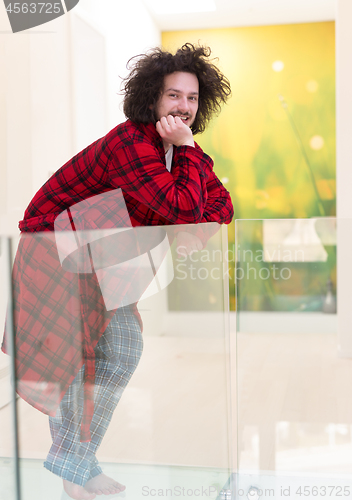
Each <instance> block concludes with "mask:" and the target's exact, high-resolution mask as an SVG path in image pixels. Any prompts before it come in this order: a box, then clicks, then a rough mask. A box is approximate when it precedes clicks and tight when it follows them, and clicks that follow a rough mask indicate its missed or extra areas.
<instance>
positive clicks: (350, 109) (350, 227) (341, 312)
mask: <svg viewBox="0 0 352 500" xmlns="http://www.w3.org/2000/svg"><path fill="white" fill-rule="evenodd" d="M336 7H337V9H336V214H337V217H338V219H339V220H338V224H337V312H338V342H339V354H340V356H342V357H349V358H352V314H351V310H352V285H351V283H352V266H351V249H352V196H351V188H352V140H351V137H352V98H351V88H352V67H351V47H352V30H351V22H352V2H351V0H337V2H336Z"/></svg>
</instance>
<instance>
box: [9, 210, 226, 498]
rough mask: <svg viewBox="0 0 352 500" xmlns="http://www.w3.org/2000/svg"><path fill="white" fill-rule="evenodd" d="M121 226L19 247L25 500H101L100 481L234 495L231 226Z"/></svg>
mask: <svg viewBox="0 0 352 500" xmlns="http://www.w3.org/2000/svg"><path fill="white" fill-rule="evenodd" d="M72 218H73V221H74V222H75V215H74V214H73V216H72ZM64 222H65V221H64ZM123 226H124V227H122V228H110V229H108V230H94V231H67V227H61V228H60V230H59V229H58V228H56V229H57V230H56V231H54V232H45V233H34V234H33V233H32V234H29V233H27V234H24V235H22V236H21V240H20V243H19V249H18V252H17V256H16V260H15V264H14V279H13V281H14V303H15V330H16V363H17V364H16V366H17V387H18V392H19V394H20V396H21V397H20V399H19V400H18V407H19V443H20V472H21V474H20V478H21V488H22V489H21V491H22V494H23V498H28V499H30V498H34V497H35V498H43V499H44V498H45V499H46V498H48V497H50V498H51V499H56V498H57V499H59V498H61V495H63V497H62V498H67V494H68V495H69V496H71V497H72V496H73V495H74V494H76V493H77V492H76V493H74V492H73V489H72V484H74V485H78V486H79V488H81V487H85V488H86V489H89V490H90V492H92V491H93V492H95V491H96V489H97V488H98V486H97V478H99V476H100V474H101V471H103V472H104V474H106V475H107V476H109V477H110V478H113V480H114V481H115V480H116V481H118V482H119V483H120V484H121V485H123V487H124V486H125V487H126V489H125V490H124V491H123V492H122V491H120V490H119V488H120V489H121V490H122V488H123V487H117V488H118V489H117V490H114V491H115V493H114V494H117V493H119V496H121V495H122V496H124V497H125V498H131V499H133V500H137V499H139V498H145V497H146V496H155V495H159V497H160V496H162V495H164V496H165V497H166V498H167V496H170V495H174V496H180V495H181V496H182V495H187V497H189V498H196V497H199V496H200V495H204V494H206V495H207V496H208V497H209V498H213V499H215V498H217V497H219V495H220V496H221V495H223V492H222V493H221V490H222V488H223V486H224V485H225V484H226V482H227V480H228V477H229V475H230V470H231V467H232V462H231V460H232V459H231V456H232V452H233V449H232V447H231V444H230V442H231V441H230V436H231V411H230V383H229V327H228V324H229V318H228V282H227V274H226V272H225V269H226V263H225V253H226V252H225V251H226V249H227V238H226V234H227V233H226V228H225V227H222V226H219V225H218V224H216V223H211V224H198V225H186V226H170V227H146V228H144V227H141V228H132V227H129V226H128V224H125V225H123ZM141 324H143V333H141V331H140V327H141ZM142 352H143V353H142ZM48 415H50V427H49V421H48V420H49V419H48ZM43 462H44V467H43ZM100 467H101V468H100ZM62 478H64V479H65V481H67V483H65V484H66V493H62V491H63V482H62ZM100 479H101V478H100ZM104 487H106V485H105V486H104ZM81 493H82V490H80V493H79V494H81ZM48 495H50V496H48ZM68 498H69V497H68ZM112 498H113V497H112ZM117 498H118V496H117Z"/></svg>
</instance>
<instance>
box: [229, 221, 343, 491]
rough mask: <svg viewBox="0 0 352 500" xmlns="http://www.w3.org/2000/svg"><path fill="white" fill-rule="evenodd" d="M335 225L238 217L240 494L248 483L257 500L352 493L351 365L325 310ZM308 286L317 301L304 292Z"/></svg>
mask: <svg viewBox="0 0 352 500" xmlns="http://www.w3.org/2000/svg"><path fill="white" fill-rule="evenodd" d="M336 225H337V224H336V221H335V220H334V219H323V218H319V219H316V220H270V221H266V220H264V221H260V220H253V221H251V220H246V221H244V220H243V221H236V237H237V240H236V247H237V253H236V276H237V282H236V290H237V333H236V338H237V389H238V392H237V415H238V476H237V488H239V489H240V490H241V491H240V493H243V495H242V496H243V498H245V497H246V496H245V495H248V494H249V491H250V488H251V487H253V488H258V489H259V490H260V491H261V492H262V493H261V495H259V497H260V498H261V497H262V496H263V495H264V493H263V492H265V491H266V496H271V497H272V498H273V497H274V498H284V497H289V498H302V497H303V496H305V497H307V498H314V497H315V498H316V497H318V498H322V497H323V496H324V491H325V495H326V496H329V495H330V497H333V498H337V497H338V496H340V495H342V496H348V495H350V494H352V489H351V488H350V484H351V472H352V471H351V457H352V437H351V436H352V435H351V429H352V404H351V401H352V389H351V384H349V382H348V381H349V380H350V377H351V376H352V362H351V359H350V358H341V357H339V355H338V345H337V342H338V340H337V336H336V314H334V312H336V309H335V310H333V309H332V308H331V307H330V308H328V309H327V308H326V302H327V300H326V297H327V291H329V294H330V303H335V304H336V297H335V293H336V292H335V290H336ZM338 227H339V226H338ZM343 227H344V230H345V229H347V227H345V225H344V226H343ZM340 230H341V225H340ZM328 281H329V282H330V285H329V290H328V287H327V286H326V284H327V282H328ZM313 287H314V288H320V295H318V296H315V297H314V296H312V295H310V289H312V288H313ZM264 304H265V305H266V307H263V305H264ZM271 304H276V305H277V304H280V307H281V309H280V311H279V312H277V311H275V309H276V308H272V309H270V305H271ZM329 485H330V486H331V490H327V488H328V486H329ZM304 488H306V489H304ZM324 488H325V490H324ZM348 488H350V490H351V491H350V492H349V490H348ZM253 491H254V490H252V493H253ZM252 493H251V494H252ZM253 494H254V493H253ZM238 496H239V498H240V497H241V494H239V495H238Z"/></svg>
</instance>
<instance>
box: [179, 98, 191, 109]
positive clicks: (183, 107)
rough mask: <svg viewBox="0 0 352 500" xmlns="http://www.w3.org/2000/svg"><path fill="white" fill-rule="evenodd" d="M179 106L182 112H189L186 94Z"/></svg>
mask: <svg viewBox="0 0 352 500" xmlns="http://www.w3.org/2000/svg"><path fill="white" fill-rule="evenodd" d="M178 107H179V109H180V111H181V112H182V113H186V112H189V102H188V99H187V97H186V96H185V97H182V98H181V99H180V101H179V103H178Z"/></svg>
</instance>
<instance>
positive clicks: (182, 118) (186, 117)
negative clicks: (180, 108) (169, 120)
mask: <svg viewBox="0 0 352 500" xmlns="http://www.w3.org/2000/svg"><path fill="white" fill-rule="evenodd" d="M172 116H178V117H179V118H181V120H182V121H183V122H186V121H187V120H189V119H190V118H191V117H190V116H189V115H178V114H173V115H172Z"/></svg>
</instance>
